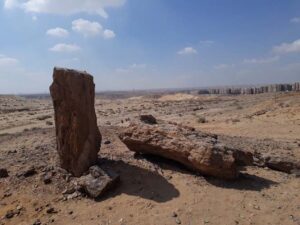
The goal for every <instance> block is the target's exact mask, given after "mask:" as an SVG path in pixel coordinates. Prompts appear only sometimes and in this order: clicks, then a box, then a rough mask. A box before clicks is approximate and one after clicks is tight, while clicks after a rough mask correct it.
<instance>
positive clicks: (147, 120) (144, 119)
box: [140, 115, 157, 124]
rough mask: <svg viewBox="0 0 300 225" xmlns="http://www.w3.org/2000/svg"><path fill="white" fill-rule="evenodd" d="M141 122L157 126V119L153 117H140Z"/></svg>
mask: <svg viewBox="0 0 300 225" xmlns="http://www.w3.org/2000/svg"><path fill="white" fill-rule="evenodd" d="M140 120H141V121H142V122H144V123H147V124H157V121H156V118H155V117H154V116H152V115H140Z"/></svg>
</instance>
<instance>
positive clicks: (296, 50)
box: [0, 0, 300, 94]
mask: <svg viewBox="0 0 300 225" xmlns="http://www.w3.org/2000/svg"><path fill="white" fill-rule="evenodd" d="M0 2H1V5H0V28H1V35H0V94H21V93H22V94H24V93H47V92H49V86H50V84H51V82H52V72H53V68H54V67H55V66H58V67H67V68H73V69H78V70H85V71H87V72H88V73H90V74H92V75H93V76H94V82H95V84H96V90H97V91H106V90H136V89H160V88H189V87H207V86H224V85H249V84H250V85H252V84H253V85H255V84H266V83H289V82H295V81H300V1H299V0H285V1H283V0H244V1H241V0H189V1H186V0H0Z"/></svg>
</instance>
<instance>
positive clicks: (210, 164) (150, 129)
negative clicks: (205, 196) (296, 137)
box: [119, 121, 243, 179]
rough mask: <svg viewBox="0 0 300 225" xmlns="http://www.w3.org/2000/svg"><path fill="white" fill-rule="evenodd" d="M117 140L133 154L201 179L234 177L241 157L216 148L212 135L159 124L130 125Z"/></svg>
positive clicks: (214, 137)
mask: <svg viewBox="0 0 300 225" xmlns="http://www.w3.org/2000/svg"><path fill="white" fill-rule="evenodd" d="M119 137H120V139H121V140H122V142H123V143H124V144H125V145H126V146H127V147H128V148H129V149H130V150H132V151H134V152H139V153H146V154H154V155H159V156H162V157H165V158H168V159H172V160H175V161H177V162H179V163H182V164H183V165H185V166H186V167H188V168H190V169H192V170H195V171H198V172H200V173H201V174H203V175H209V176H214V177H218V178H224V179H234V178H237V177H238V170H237V164H238V162H237V160H236V158H235V157H239V156H240V155H241V154H236V153H235V152H236V151H235V150H234V149H230V148H228V147H226V146H224V145H222V144H220V143H219V142H218V137H217V136H216V135H212V134H206V133H202V132H198V131H195V129H193V128H189V127H185V126H180V125H177V124H176V123H167V122H162V121H160V122H159V123H158V124H156V125H149V124H144V123H132V124H131V125H130V126H129V127H128V128H126V129H125V130H124V131H122V132H120V134H119ZM242 161H243V159H242Z"/></svg>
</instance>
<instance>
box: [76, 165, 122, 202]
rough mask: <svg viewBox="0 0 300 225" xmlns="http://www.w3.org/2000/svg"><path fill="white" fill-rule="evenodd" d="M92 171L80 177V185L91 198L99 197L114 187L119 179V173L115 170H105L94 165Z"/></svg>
mask: <svg viewBox="0 0 300 225" xmlns="http://www.w3.org/2000/svg"><path fill="white" fill-rule="evenodd" d="M89 171H90V173H89V174H88V175H86V176H82V177H81V178H80V181H79V183H80V185H81V186H82V187H83V188H84V190H85V192H86V193H87V194H88V195H89V196H90V197H91V198H99V197H100V196H101V195H102V194H103V193H105V192H106V191H107V190H109V189H110V188H112V187H113V186H114V185H115V184H116V182H118V180H119V175H117V174H116V173H114V172H113V171H104V170H102V169H101V168H100V167H98V166H92V167H91V168H90V169H89Z"/></svg>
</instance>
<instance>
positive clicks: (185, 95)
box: [159, 93, 197, 101]
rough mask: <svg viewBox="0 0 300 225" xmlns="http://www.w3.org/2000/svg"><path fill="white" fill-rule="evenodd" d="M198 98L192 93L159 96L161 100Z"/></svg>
mask: <svg viewBox="0 0 300 225" xmlns="http://www.w3.org/2000/svg"><path fill="white" fill-rule="evenodd" d="M194 99H197V97H196V96H194V95H190V94H182V93H178V94H172V95H164V96H162V97H160V98H159V101H183V100H194Z"/></svg>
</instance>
